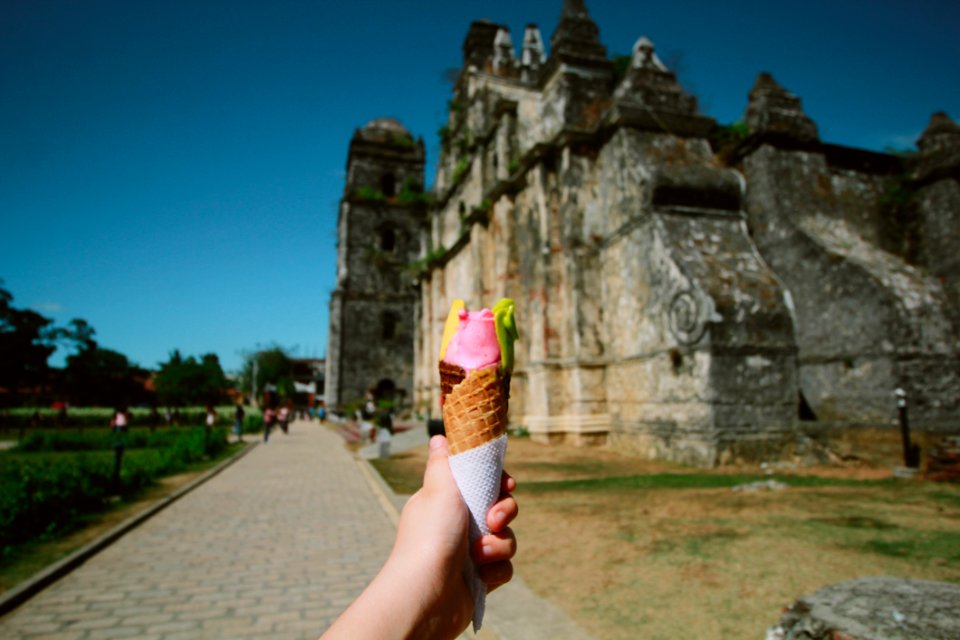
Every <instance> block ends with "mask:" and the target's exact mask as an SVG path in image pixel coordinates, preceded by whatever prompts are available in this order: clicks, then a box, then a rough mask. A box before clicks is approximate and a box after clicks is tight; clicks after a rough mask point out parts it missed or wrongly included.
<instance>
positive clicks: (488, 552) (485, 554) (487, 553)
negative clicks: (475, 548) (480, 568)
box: [483, 544, 493, 558]
mask: <svg viewBox="0 0 960 640" xmlns="http://www.w3.org/2000/svg"><path fill="white" fill-rule="evenodd" d="M492 555H493V547H491V546H490V545H488V544H485V545H483V557H485V558H489V557H490V556H492Z"/></svg>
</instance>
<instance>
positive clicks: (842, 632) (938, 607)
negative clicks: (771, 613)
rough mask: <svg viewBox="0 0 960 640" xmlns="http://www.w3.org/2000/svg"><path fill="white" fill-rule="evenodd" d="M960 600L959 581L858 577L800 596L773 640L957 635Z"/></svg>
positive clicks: (944, 638) (771, 633) (949, 638)
mask: <svg viewBox="0 0 960 640" xmlns="http://www.w3.org/2000/svg"><path fill="white" fill-rule="evenodd" d="M958 605H960V585H957V584H952V583H948V582H934V581H931V580H908V579H904V578H892V577H868V578H858V579H856V580H850V581H848V582H840V583H837V584H833V585H830V586H827V587H824V588H823V589H820V590H819V591H817V592H816V593H814V594H812V595H807V596H803V597H801V598H800V599H798V600H797V601H796V602H795V603H793V604H792V605H791V606H790V608H789V609H787V610H786V611H785V612H784V613H783V615H782V616H781V618H780V622H779V623H778V624H777V625H776V626H774V627H771V628H770V629H769V630H768V631H767V640H921V639H922V640H956V638H960V606H958Z"/></svg>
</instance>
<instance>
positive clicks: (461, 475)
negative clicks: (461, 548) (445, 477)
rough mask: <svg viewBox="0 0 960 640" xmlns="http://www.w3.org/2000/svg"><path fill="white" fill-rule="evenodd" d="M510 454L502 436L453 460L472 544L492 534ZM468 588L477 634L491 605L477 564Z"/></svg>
mask: <svg viewBox="0 0 960 640" xmlns="http://www.w3.org/2000/svg"><path fill="white" fill-rule="evenodd" d="M506 453H507V436H506V435H502V436H500V437H499V438H497V439H496V440H491V441H490V442H487V443H486V444H483V445H481V446H479V447H474V448H473V449H469V450H467V451H464V452H463V453H458V454H456V455H452V456H450V458H449V460H450V470H451V471H452V472H453V477H454V479H455V480H456V481H457V487H459V489H460V495H462V496H463V501H464V502H465V503H466V504H467V509H469V510H470V543H471V545H472V544H473V543H474V542H475V541H476V540H477V539H478V538H480V537H482V536H485V535H487V534H489V533H490V529H489V528H488V527H487V512H488V511H490V507H492V506H493V505H494V503H495V502H496V501H497V498H499V497H500V476H501V474H502V473H503V457H504V455H506ZM467 567H468V575H467V584H468V585H470V591H471V592H472V593H473V603H474V604H473V630H474V632H476V631H478V630H479V629H480V625H481V623H483V612H484V608H485V605H486V601H487V587H486V585H485V584H484V583H483V581H481V580H480V578H478V577H477V572H476V567H474V565H473V562H472V561H471V562H468V563H467Z"/></svg>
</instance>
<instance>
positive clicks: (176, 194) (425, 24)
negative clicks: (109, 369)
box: [0, 0, 960, 370]
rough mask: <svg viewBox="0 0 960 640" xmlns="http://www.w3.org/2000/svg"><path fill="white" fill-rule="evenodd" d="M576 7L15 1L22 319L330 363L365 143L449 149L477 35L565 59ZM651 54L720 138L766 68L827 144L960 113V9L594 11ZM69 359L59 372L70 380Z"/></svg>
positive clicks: (920, 0) (151, 342) (622, 46)
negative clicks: (559, 33) (460, 74)
mask: <svg viewBox="0 0 960 640" xmlns="http://www.w3.org/2000/svg"><path fill="white" fill-rule="evenodd" d="M561 6H562V0H537V1H533V0H530V1H524V0H513V1H509V2H508V1H506V0H487V1H484V2H480V1H473V0H471V1H460V0H458V1H450V2H444V3H439V2H436V3H435V2H416V1H412V2H372V1H368V0H353V1H351V2H327V1H325V0H324V1H321V0H311V1H300V2H295V1H292V0H270V1H267V0H262V1H252V0H251V1H244V0H228V1H227V0H225V1H209V0H163V1H150V0H137V1H135V2H131V1H130V0H111V1H108V0H0V278H2V279H3V280H4V281H5V285H4V286H5V288H7V289H8V290H10V291H11V292H12V293H13V294H14V296H15V300H14V303H15V304H16V305H17V306H21V307H30V308H34V309H36V310H38V311H40V312H42V313H44V314H46V315H48V316H49V317H52V318H53V319H54V320H56V321H57V322H58V323H66V322H67V321H68V320H69V319H70V318H74V317H81V318H84V319H86V320H87V321H88V322H90V323H91V324H92V325H93V326H94V328H95V329H96V331H97V337H98V339H99V341H100V343H101V344H102V345H103V346H105V347H107V348H111V349H116V350H118V351H120V352H122V353H124V354H126V355H127V356H128V357H129V358H130V359H131V360H133V361H134V362H136V363H138V364H140V365H141V366H146V367H155V366H156V365H157V363H158V362H160V361H163V360H165V359H166V358H167V355H168V353H169V351H170V350H172V349H174V348H179V349H180V350H181V351H182V352H183V353H185V354H200V353H206V352H210V351H213V352H216V353H217V354H218V355H219V356H220V358H221V361H222V362H223V363H224V366H225V368H226V369H228V370H233V369H236V368H238V367H239V365H240V362H241V355H240V354H241V352H242V351H244V350H249V349H252V348H254V347H255V346H257V345H258V344H259V345H269V344H271V343H277V344H280V345H283V346H286V347H292V348H295V349H296V353H298V354H299V355H303V356H312V355H323V354H324V353H325V352H326V340H327V307H328V303H329V296H330V292H331V289H332V287H333V283H334V271H335V251H336V249H335V228H336V216H337V202H338V200H339V198H340V196H341V194H342V190H343V179H344V166H345V163H346V154H347V146H348V144H349V140H350V136H351V135H352V133H353V130H354V129H355V128H356V127H359V126H362V125H363V124H364V123H366V122H368V121H369V120H372V119H374V118H377V117H383V116H390V117H395V118H398V119H400V120H401V121H402V122H403V123H404V124H405V125H406V126H407V127H408V128H409V129H410V130H411V131H412V132H413V133H414V135H417V136H423V137H424V139H425V141H426V143H427V152H428V158H429V162H430V169H429V174H431V175H428V177H427V179H428V181H431V180H432V171H433V169H432V167H433V164H434V163H435V161H436V157H437V152H438V144H437V135H436V132H437V129H438V128H439V127H440V126H441V125H442V124H443V122H444V121H445V112H444V109H445V103H446V101H447V99H448V98H449V93H450V85H449V84H448V83H447V82H446V81H445V80H444V79H443V75H444V70H446V69H448V68H451V67H459V66H460V63H461V55H462V54H461V44H462V41H463V37H464V36H465V35H466V32H467V28H468V26H469V24H470V22H471V20H474V19H479V18H488V19H491V20H494V21H496V22H500V23H504V24H507V25H508V26H509V27H510V28H511V31H512V32H513V34H514V39H515V43H516V44H519V40H520V39H521V37H522V33H523V27H524V25H525V24H527V23H528V22H535V23H537V24H538V25H539V26H540V28H541V30H542V32H543V36H544V39H545V40H547V41H549V38H550V36H551V35H552V33H553V30H554V28H555V27H556V24H557V20H558V17H559V14H560V8H561ZM587 6H588V7H589V9H590V12H591V15H592V16H593V18H594V19H595V20H596V22H597V24H598V25H599V27H600V35H601V38H602V40H603V42H604V44H606V45H607V49H608V51H609V52H610V53H611V54H613V53H627V52H629V51H630V49H631V47H632V45H633V43H634V41H635V40H636V39H637V38H638V37H639V36H641V35H646V36H648V37H649V38H651V39H652V40H653V42H654V43H655V44H656V46H657V51H658V53H659V54H660V56H661V57H662V58H664V59H666V60H670V59H679V63H680V64H679V70H680V79H681V81H682V82H683V84H684V85H685V86H686V87H687V88H688V89H690V90H691V91H692V92H693V93H694V94H695V95H696V96H697V97H698V98H699V100H700V106H701V110H702V111H703V112H705V113H706V114H707V115H710V116H713V117H715V118H717V119H718V120H719V121H720V122H733V121H736V120H737V119H739V118H740V116H741V114H742V112H743V109H744V108H745V106H746V95H747V92H748V91H749V89H750V87H751V86H752V84H753V81H754V79H755V78H756V75H757V73H758V72H760V71H770V72H772V73H773V74H774V76H775V77H776V78H777V79H778V80H779V81H780V83H781V84H783V85H784V86H785V87H786V88H787V89H789V90H791V91H793V92H794V93H797V94H798V95H799V96H800V97H801V98H802V99H803V103H804V106H805V108H806V111H807V113H808V114H809V115H810V116H811V117H812V118H813V119H814V120H815V121H816V122H817V124H818V126H819V128H820V134H821V138H822V139H824V140H825V141H828V142H835V143H839V144H846V145H851V146H857V147H864V148H869V149H883V148H885V147H890V146H893V147H898V148H903V147H909V146H911V145H912V143H913V141H914V140H915V139H916V137H917V136H918V135H919V134H920V132H921V131H922V130H923V129H924V128H925V126H926V124H927V121H928V119H929V117H930V114H931V113H933V112H934V111H938V110H945V111H947V112H948V113H949V114H950V115H951V116H952V117H953V118H955V119H957V118H960V74H958V72H957V65H958V62H960V3H958V2H956V0H943V1H934V0H903V1H900V0H897V1H894V0H872V1H871V2H855V1H853V0H832V1H830V2H825V1H822V0H806V1H793V0H788V1H784V2H770V1H769V0H764V1H763V2H736V1H727V2H715V1H707V0H703V1H692V0H691V1H685V2H663V1H659V2H644V1H638V0H634V1H632V2H622V1H616V2H614V1H611V0H607V1H601V0H593V1H590V0H588V1H587ZM62 359H63V354H60V355H58V356H55V357H54V358H53V360H52V363H53V364H60V363H62Z"/></svg>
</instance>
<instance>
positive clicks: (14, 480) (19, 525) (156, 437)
mask: <svg viewBox="0 0 960 640" xmlns="http://www.w3.org/2000/svg"><path fill="white" fill-rule="evenodd" d="M145 434H146V436H147V439H146V441H145V443H151V444H152V445H153V448H146V447H145V446H144V447H141V448H135V447H131V450H129V451H126V452H125V455H124V457H123V465H122V467H121V472H120V485H119V487H115V486H114V479H113V471H114V452H113V451H112V447H113V440H111V439H110V438H108V437H104V435H103V434H102V433H89V434H80V435H84V436H86V437H87V440H86V441H83V442H81V441H73V440H70V439H65V440H60V441H58V440H56V439H52V438H51V439H46V438H44V439H37V440H35V441H34V442H33V444H32V445H31V446H34V447H36V448H35V449H32V450H27V451H24V450H22V449H19V448H18V449H15V450H12V451H9V452H5V453H3V454H0V548H2V549H3V551H4V553H6V552H7V547H9V546H10V545H13V544H16V543H18V542H23V541H25V540H28V539H31V538H33V537H35V536H38V535H43V534H46V533H54V532H56V531H60V530H63V529H66V528H69V526H70V525H71V524H72V523H74V522H75V521H76V519H77V518H78V517H79V516H81V515H83V514H86V513H90V512H95V511H97V510H100V509H102V508H103V507H104V506H105V505H106V504H107V501H108V499H109V498H110V497H111V496H112V495H116V494H117V493H118V492H119V494H120V495H121V496H122V497H129V496H130V495H132V494H134V493H135V492H137V491H138V490H140V489H142V488H144V487H146V486H147V485H149V484H151V483H152V482H153V481H154V480H156V479H157V478H159V477H161V476H164V475H169V474H172V473H176V472H178V471H181V470H183V469H185V468H186V467H187V465H188V464H190V463H191V462H196V461H198V460H201V459H202V458H203V457H204V456H205V455H210V456H214V455H217V454H218V453H220V452H222V451H223V450H224V449H225V448H226V446H227V435H226V430H225V429H213V430H211V431H210V432H209V434H205V433H204V429H203V428H198V427H195V428H190V429H169V430H166V431H164V432H163V433H162V434H161V433H160V432H157V433H156V434H150V433H149V432H148V431H147V432H145ZM56 435H61V434H56ZM62 435H64V436H73V435H76V434H62ZM107 435H108V436H112V434H110V433H109V432H107ZM127 435H128V436H130V437H131V438H132V439H133V440H135V441H136V440H137V439H138V438H141V436H142V434H138V433H137V432H136V431H134V432H131V433H130V434H127ZM151 438H152V439H151ZM205 440H206V444H205ZM69 442H74V444H76V445H77V446H79V447H83V449H82V450H80V451H77V450H73V451H68V450H64V449H63V448H62V447H64V446H66V444H68V443H69ZM104 444H106V446H105V447H104V446H103V445H104ZM41 445H42V446H41Z"/></svg>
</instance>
